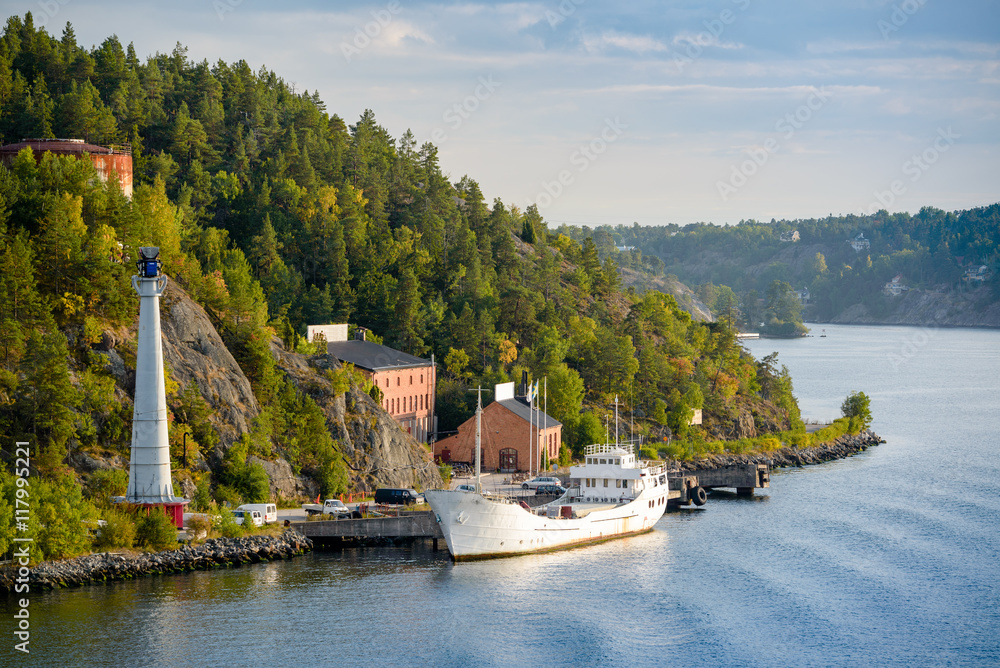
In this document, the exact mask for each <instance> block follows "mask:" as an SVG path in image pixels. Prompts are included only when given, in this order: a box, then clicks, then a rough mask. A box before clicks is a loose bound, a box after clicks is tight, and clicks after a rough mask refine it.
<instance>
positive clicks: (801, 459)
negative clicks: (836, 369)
mask: <svg viewBox="0 0 1000 668" xmlns="http://www.w3.org/2000/svg"><path fill="white" fill-rule="evenodd" d="M879 443H885V441H884V440H883V439H882V438H880V437H879V436H878V434H876V433H875V432H873V431H872V430H870V429H869V430H866V431H863V432H861V433H859V434H847V435H844V436H841V437H840V438H838V439H836V440H833V441H830V442H828V443H820V444H819V445H815V446H812V447H810V448H781V449H779V450H774V451H772V452H758V453H753V454H748V455H714V456H712V457H706V458H704V459H696V460H693V461H689V462H678V468H679V469H680V470H682V471H698V470H703V469H715V468H725V467H727V466H735V465H738V464H768V465H770V466H771V468H773V469H776V468H784V467H788V466H806V465H808V464H822V463H823V462H830V461H833V460H835V459H844V458H845V457H851V456H853V455H856V454H858V453H859V452H864V451H865V450H867V449H868V448H870V447H872V446H873V445H878V444H879Z"/></svg>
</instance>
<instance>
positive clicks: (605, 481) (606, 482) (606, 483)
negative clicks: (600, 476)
mask: <svg viewBox="0 0 1000 668" xmlns="http://www.w3.org/2000/svg"><path fill="white" fill-rule="evenodd" d="M604 486H605V487H607V486H608V479H607V478H605V479H604Z"/></svg>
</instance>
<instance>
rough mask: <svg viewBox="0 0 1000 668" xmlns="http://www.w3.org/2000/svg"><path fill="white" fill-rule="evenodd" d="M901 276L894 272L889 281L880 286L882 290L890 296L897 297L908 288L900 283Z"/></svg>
mask: <svg viewBox="0 0 1000 668" xmlns="http://www.w3.org/2000/svg"><path fill="white" fill-rule="evenodd" d="M902 280H903V277H902V276H901V275H899V274H896V275H895V276H894V277H893V279H892V280H891V281H889V282H888V283H886V284H885V287H883V288H882V292H883V293H885V294H887V295H889V296H890V297H898V296H899V295H901V294H903V293H904V292H906V291H907V290H909V289H910V288H909V287H908V286H906V285H903V283H902Z"/></svg>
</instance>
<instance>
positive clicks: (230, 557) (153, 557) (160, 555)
mask: <svg viewBox="0 0 1000 668" xmlns="http://www.w3.org/2000/svg"><path fill="white" fill-rule="evenodd" d="M312 548H313V543H312V541H311V540H310V539H308V538H306V537H305V536H303V535H302V534H300V533H299V532H297V531H295V530H293V529H287V530H285V532H284V533H282V534H281V535H279V536H243V537H241V538H212V539H209V540H206V541H205V542H204V543H202V544H201V545H196V546H194V547H192V546H188V545H185V546H183V547H180V548H178V549H176V550H167V551H165V552H151V553H139V554H123V553H115V552H101V553H98V554H88V555H85V556H82V557H74V558H73V559H67V560H65V561H43V562H41V563H40V564H36V565H35V566H33V567H31V573H30V575H29V576H28V582H29V584H30V586H31V591H33V592H37V591H39V590H40V589H56V588H60V587H79V586H82V585H86V584H98V583H102V582H112V581H120V580H131V579H133V578H137V577H144V576H147V575H163V574H167V573H187V572H190V571H196V570H209V569H213V568H231V567H234V566H242V565H243V564H256V563H260V562H268V561H273V560H275V559H289V558H292V557H296V556H299V555H301V554H304V553H305V552H307V551H309V550H312ZM16 578H17V567H16V566H12V565H8V566H5V567H3V568H2V569H0V591H2V592H6V593H8V594H10V593H11V592H13V591H14V586H15V584H16Z"/></svg>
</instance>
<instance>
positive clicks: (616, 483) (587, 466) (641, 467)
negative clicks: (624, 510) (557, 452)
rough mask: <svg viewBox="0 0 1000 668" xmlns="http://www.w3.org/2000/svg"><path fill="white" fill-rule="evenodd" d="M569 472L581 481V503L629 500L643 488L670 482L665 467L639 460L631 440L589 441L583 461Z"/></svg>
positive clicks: (624, 501) (572, 476) (625, 501)
mask: <svg viewBox="0 0 1000 668" xmlns="http://www.w3.org/2000/svg"><path fill="white" fill-rule="evenodd" d="M569 474H570V478H572V479H574V480H579V482H580V496H579V501H580V502H581V503H609V502H617V503H627V502H629V501H633V500H634V499H635V498H636V497H637V496H638V495H639V494H640V493H641V492H642V491H643V490H644V489H647V488H651V487H658V486H660V485H666V484H667V475H666V469H665V467H664V466H662V465H652V464H650V463H649V462H642V461H639V460H637V459H636V456H635V453H634V451H633V448H632V445H631V444H628V443H623V444H614V443H607V444H594V445H588V446H587V447H586V449H585V451H584V463H583V464H581V465H579V466H572V467H570V470H569Z"/></svg>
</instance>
